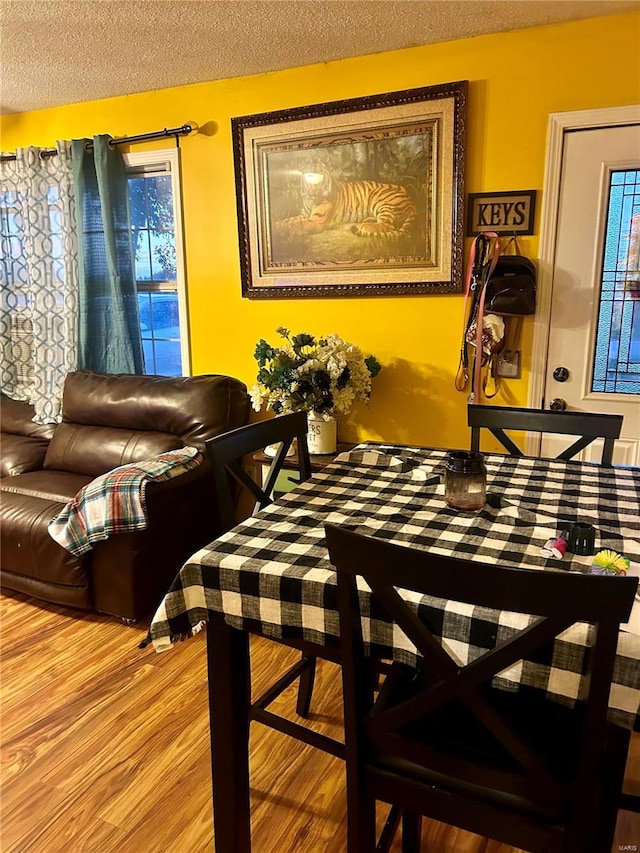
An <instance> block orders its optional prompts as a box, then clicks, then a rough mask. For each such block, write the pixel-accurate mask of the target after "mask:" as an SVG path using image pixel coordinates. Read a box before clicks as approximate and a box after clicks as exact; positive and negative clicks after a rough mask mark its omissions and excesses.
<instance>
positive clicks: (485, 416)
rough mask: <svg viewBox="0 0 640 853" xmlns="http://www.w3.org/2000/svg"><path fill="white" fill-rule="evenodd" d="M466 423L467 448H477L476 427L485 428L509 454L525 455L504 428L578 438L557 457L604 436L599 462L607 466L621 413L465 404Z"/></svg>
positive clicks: (573, 453) (572, 453) (570, 454)
mask: <svg viewBox="0 0 640 853" xmlns="http://www.w3.org/2000/svg"><path fill="white" fill-rule="evenodd" d="M467 417H468V425H469V426H470V427H471V450H479V449H480V430H481V429H483V428H484V429H488V430H489V431H490V432H491V433H492V435H494V436H495V437H496V438H497V439H498V441H499V442H500V443H501V444H502V446H503V447H504V448H505V449H506V450H508V451H509V453H510V454H511V456H524V455H525V454H524V453H523V452H522V450H521V449H520V448H519V447H518V445H517V444H515V442H514V441H513V440H512V439H511V438H510V437H509V436H508V435H507V434H506V433H505V430H507V429H508V430H526V431H527V432H540V433H542V432H548V433H555V434H556V435H575V436H579V438H578V439H577V440H576V441H575V442H574V443H573V444H572V445H571V446H570V447H568V448H567V449H566V450H563V451H562V453H560V454H558V456H557V457H556V458H558V459H564V460H568V459H572V458H573V457H574V456H576V455H577V454H578V453H579V452H580V451H581V450H584V448H585V447H587V446H588V445H589V444H591V443H592V442H593V441H595V439H597V438H603V439H604V445H603V447H602V458H601V464H602V465H606V466H608V467H610V466H611V464H612V460H613V447H614V443H615V439H616V438H619V437H620V431H621V430H622V420H623V416H622V415H601V414H598V413H594V412H556V411H551V410H550V409H520V408H513V407H510V406H482V405H477V404H474V403H469V404H468V407H467Z"/></svg>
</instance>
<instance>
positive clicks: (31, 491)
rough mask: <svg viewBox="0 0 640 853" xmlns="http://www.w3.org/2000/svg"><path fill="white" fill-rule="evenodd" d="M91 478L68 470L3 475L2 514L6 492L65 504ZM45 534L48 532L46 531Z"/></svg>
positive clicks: (1, 490)
mask: <svg viewBox="0 0 640 853" xmlns="http://www.w3.org/2000/svg"><path fill="white" fill-rule="evenodd" d="M91 480H92V478H91V477H87V476H84V475H83V474H72V473H69V472H68V471H30V472H28V473H26V474H20V476H18V477H8V478H7V477H5V478H4V479H2V480H0V492H2V516H4V506H5V495H6V494H13V495H23V496H25V497H34V498H40V499H41V500H45V501H57V502H58V503H59V504H66V503H67V501H70V500H71V498H72V497H73V496H74V495H75V494H77V493H78V492H79V491H80V489H81V488H82V487H83V486H86V485H87V483H90V482H91ZM61 510H62V506H60V507H59V508H58V510H57V511H56V515H57V514H58V513H59V512H60V511H61ZM47 535H49V534H48V533H47ZM3 565H4V563H3Z"/></svg>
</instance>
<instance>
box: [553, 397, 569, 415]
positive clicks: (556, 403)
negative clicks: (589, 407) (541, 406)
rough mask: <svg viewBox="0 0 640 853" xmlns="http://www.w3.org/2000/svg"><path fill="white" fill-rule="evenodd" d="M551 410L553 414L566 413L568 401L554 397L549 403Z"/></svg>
mask: <svg viewBox="0 0 640 853" xmlns="http://www.w3.org/2000/svg"><path fill="white" fill-rule="evenodd" d="M549 408H550V409H551V411H553V412H564V411H566V408H567V401H566V400H563V399H562V397H554V398H553V400H552V401H551V402H550V403H549Z"/></svg>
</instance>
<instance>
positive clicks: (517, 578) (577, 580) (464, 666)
mask: <svg viewBox="0 0 640 853" xmlns="http://www.w3.org/2000/svg"><path fill="white" fill-rule="evenodd" d="M325 529H326V533H327V542H328V547H329V554H330V557H331V562H332V563H333V564H334V565H335V567H336V568H337V584H338V607H339V614H340V634H341V640H340V643H341V645H340V648H341V658H342V672H343V690H344V711H345V742H346V763H347V804H348V805H347V808H348V851H349V853H372V851H374V849H375V850H382V849H388V847H385V845H386V844H387V842H389V841H390V839H391V838H392V837H393V831H394V829H395V826H396V825H397V823H398V820H399V814H400V812H402V815H403V817H402V820H403V833H402V834H403V846H402V850H403V853H415V851H417V850H419V845H420V829H421V817H420V816H426V817H428V818H431V819H433V820H437V821H442V822H444V823H446V824H449V825H452V826H456V827H459V828H461V829H464V830H467V831H470V832H474V833H477V834H479V835H481V836H484V837H489V838H493V839H496V840H498V841H499V842H501V843H504V844H509V845H512V846H514V847H520V848H524V849H525V850H529V851H534V853H535V851H541V853H542V851H544V853H559V851H563V853H575V851H581V853H589V852H590V853H602V852H603V851H609V850H610V849H611V844H612V841H613V834H614V830H615V822H616V813H617V808H618V804H619V796H620V790H621V787H622V780H623V776H624V768H625V761H626V757H627V750H628V744H629V736H630V732H629V731H628V730H626V729H624V728H622V727H618V726H614V725H612V724H610V723H609V722H608V721H607V706H608V698H609V690H610V687H611V681H612V672H613V666H614V660H615V654H616V644H617V640H618V632H619V625H620V622H622V621H626V620H627V619H628V617H629V614H630V612H631V607H632V604H633V599H634V593H635V591H636V586H637V579H636V578H632V577H599V576H595V575H586V574H578V573H568V572H562V571H553V570H536V569H518V568H515V567H508V566H504V565H487V564H483V563H477V562H470V561H467V560H460V559H453V558H448V557H443V556H439V555H436V554H431V553H429V552H428V551H423V550H417V549H413V548H408V547H405V546H400V545H396V544H393V543H389V542H387V541H385V540H382V539H379V538H372V537H368V536H363V535H361V534H358V533H354V532H352V531H349V530H347V529H345V528H341V527H338V526H334V525H331V524H327V525H326V528H325ZM357 577H361V578H363V579H364V581H365V582H366V584H367V585H368V587H369V588H370V590H371V593H370V595H371V600H370V601H369V602H368V603H367V605H366V608H364V610H363V612H364V613H365V614H366V617H365V618H372V617H371V615H370V614H373V613H375V614H376V615H377V618H380V619H382V618H386V619H387V620H388V621H390V622H392V623H393V628H392V629H390V633H391V630H393V631H394V632H395V633H397V632H400V631H401V632H403V633H404V634H405V635H406V637H407V638H408V639H409V640H410V641H411V643H413V644H414V646H415V647H416V648H417V649H418V651H419V658H418V660H419V664H418V665H417V666H416V667H410V666H407V665H404V664H400V663H394V665H393V667H392V670H391V672H390V674H389V675H388V677H387V679H386V680H385V682H384V683H383V685H382V688H381V690H380V692H379V694H378V695H377V697H376V698H375V699H374V696H375V694H374V693H373V691H372V690H371V686H370V684H369V682H368V680H367V678H366V677H364V675H363V674H364V672H365V667H364V662H365V659H366V658H365V645H364V641H363V624H362V623H363V618H362V617H361V611H360V606H359V598H358V589H357V585H356V579H357ZM399 588H401V589H403V590H412V591H415V592H418V593H420V594H422V595H428V596H435V597H437V598H444V599H448V600H449V602H450V605H449V608H448V615H445V617H444V620H445V621H444V625H443V623H442V615H440V617H435V616H434V613H437V612H439V611H434V609H432V608H429V607H428V606H427V605H426V604H425V605H424V607H420V609H418V610H417V609H416V605H415V604H414V605H410V604H409V599H408V598H407V597H406V596H404V597H403V596H402V595H401V594H400V593H399V592H398V589H399ZM412 600H415V598H414V599H412ZM455 602H461V603H462V604H461V606H462V607H463V608H464V609H463V610H456V605H455ZM469 604H470V605H476V606H479V607H482V608H491V609H495V610H507V611H511V612H514V613H525V614H533V615H534V616H536V617H538V618H536V619H535V620H534V621H533V622H532V623H531V624H530V625H528V626H526V627H525V626H524V625H523V627H522V628H520V627H518V622H517V620H516V619H515V618H512V620H511V622H510V623H507V624H511V625H512V626H513V627H511V628H507V627H502V628H499V629H498V628H497V627H494V626H492V625H491V624H490V623H488V622H486V621H484V622H483V621H482V619H481V618H479V621H478V624H477V628H476V637H477V638H478V641H477V643H476V645H478V646H480V637H483V636H484V637H486V635H492V640H493V641H494V642H495V638H496V634H497V642H496V645H495V647H494V648H493V649H492V650H491V651H487V652H484V653H481V648H476V649H474V648H473V646H474V635H473V632H472V635H471V638H470V642H471V651H472V652H473V653H472V654H471V655H470V660H469V661H468V662H466V661H465V660H462V661H461V660H460V657H459V656H458V655H459V649H458V648H456V647H453V648H451V649H447V643H446V639H445V640H444V641H443V642H442V643H441V642H440V640H439V639H438V635H439V633H440V632H445V638H446V620H447V619H448V618H450V619H456V618H458V619H469V616H468V615H463V614H468V607H467V605H469ZM456 613H459V614H460V615H458V616H456ZM431 620H433V621H431ZM528 621H529V620H527V622H528ZM575 622H587V623H594V625H593V627H592V629H591V630H592V632H593V635H592V645H591V647H590V651H589V653H588V654H587V655H586V656H585V657H586V660H585V661H584V662H583V673H584V677H585V681H584V683H585V685H586V686H585V695H584V697H583V701H581V702H580V703H577V704H576V705H575V706H574V707H567V706H565V705H563V704H560V703H559V702H554V701H551V700H547V699H546V696H545V693H544V692H543V691H542V690H534V689H531V688H525V687H522V686H521V687H520V689H519V690H515V691H509V690H501V689H497V688H496V687H495V684H493V683H492V681H493V679H495V678H496V677H497V676H498V674H499V673H501V672H503V671H504V670H505V669H507V668H509V667H516V668H519V667H524V668H526V667H527V663H526V662H523V659H526V660H535V661H536V662H537V663H538V664H540V665H545V664H546V665H548V666H549V667H550V668H551V665H552V659H551V651H550V649H551V644H552V642H553V640H554V638H555V637H557V636H558V635H559V634H561V633H562V632H563V631H565V630H566V629H567V628H569V627H570V626H571V625H572V624H574V623H575ZM364 635H365V637H366V636H368V631H366V625H365V630H364ZM376 651H377V650H376V648H375V647H373V648H372V649H369V650H368V654H369V655H370V656H371V655H373V656H375V654H376ZM574 651H575V650H574ZM456 652H458V654H456ZM548 689H549V691H551V690H552V684H551V683H550V684H549V688H548ZM376 800H380V801H383V802H385V803H389V804H391V805H392V809H391V813H390V817H389V819H388V821H387V825H386V826H385V829H384V830H383V833H382V836H381V839H380V844H379V846H378V847H376V838H375V802H376Z"/></svg>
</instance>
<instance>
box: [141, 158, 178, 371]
mask: <svg viewBox="0 0 640 853" xmlns="http://www.w3.org/2000/svg"><path fill="white" fill-rule="evenodd" d="M125 162H126V164H127V169H128V172H129V206H130V210H131V229H132V239H133V247H134V252H135V270H136V283H137V287H138V305H139V309H140V326H141V332H142V346H143V349H144V361H145V372H146V373H149V374H159V375H163V376H182V375H185V374H188V373H189V369H190V366H189V347H188V340H187V315H186V288H185V281H184V267H183V258H182V234H181V228H180V225H181V215H180V184H179V164H178V152H177V151H147V152H143V153H136V154H129V155H127V156H125Z"/></svg>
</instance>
